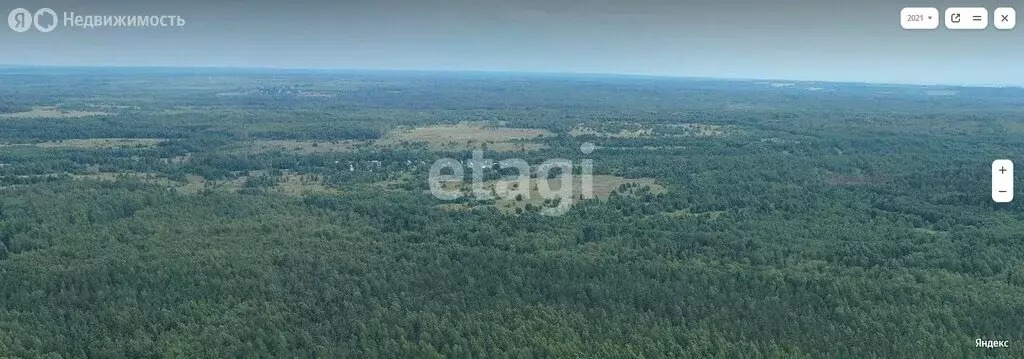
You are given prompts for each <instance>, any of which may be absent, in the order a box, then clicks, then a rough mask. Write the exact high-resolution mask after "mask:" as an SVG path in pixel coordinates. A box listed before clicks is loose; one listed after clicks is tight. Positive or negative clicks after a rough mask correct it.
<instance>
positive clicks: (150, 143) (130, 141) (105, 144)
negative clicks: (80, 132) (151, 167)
mask: <svg viewBox="0 0 1024 359" xmlns="http://www.w3.org/2000/svg"><path fill="white" fill-rule="evenodd" d="M164 141H166V140H164V139H159V138H85V139H70V140H60V141H47V142H38V143H9V144H5V145H0V146H36V147H42V148H89V149H97V148H139V147H154V146H157V145H159V144H160V143H161V142H164Z"/></svg>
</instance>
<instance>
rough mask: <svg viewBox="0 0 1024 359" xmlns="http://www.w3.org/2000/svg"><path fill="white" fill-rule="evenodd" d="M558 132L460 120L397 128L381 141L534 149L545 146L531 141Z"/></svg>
mask: <svg viewBox="0 0 1024 359" xmlns="http://www.w3.org/2000/svg"><path fill="white" fill-rule="evenodd" d="M553 135H554V134H553V133H551V132H550V131H547V130H542V129H529V128H508V127H490V126H488V125H486V124H482V123H468V122H465V123H460V124H457V125H437V126H427V127H417V128H411V129H397V130H394V131H392V132H391V133H390V134H388V136H387V137H386V138H385V139H383V140H381V141H378V143H379V144H381V145H389V144H397V143H402V142H408V143H416V142H425V143H427V145H428V146H429V147H430V148H433V149H443V150H459V149H467V150H468V149H482V148H486V149H487V150H490V151H523V150H526V151H530V150H537V149H541V148H543V146H542V145H540V144H537V143H531V142H529V141H530V140H534V139H537V138H542V137H549V136H553Z"/></svg>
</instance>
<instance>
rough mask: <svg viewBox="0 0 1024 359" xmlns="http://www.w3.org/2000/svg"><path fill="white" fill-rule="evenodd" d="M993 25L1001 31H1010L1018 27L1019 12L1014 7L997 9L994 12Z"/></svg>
mask: <svg viewBox="0 0 1024 359" xmlns="http://www.w3.org/2000/svg"><path fill="white" fill-rule="evenodd" d="M992 23H993V25H995V27H996V28H997V29H999V30H1010V29H1013V28H1014V27H1015V26H1017V11H1016V10H1014V9H1013V8H1012V7H1000V8H996V10H995V11H993V12H992Z"/></svg>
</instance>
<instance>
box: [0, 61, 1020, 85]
mask: <svg viewBox="0 0 1024 359" xmlns="http://www.w3.org/2000/svg"><path fill="white" fill-rule="evenodd" d="M17 68H34V69H48V68H50V69H138V70H145V69H167V70H245V71H263V72H272V71H296V72H418V73H450V74H456V73H477V74H509V75H511V74H519V75H561V76H580V77H583V76H605V77H644V78H660V79H679V80H704V81H708V80H710V81H743V82H757V81H767V82H776V83H778V82H798V83H833V84H856V85H873V86H921V87H936V86H940V87H959V88H1024V84H987V85H986V84H949V83H909V82H886V81H881V82H874V81H836V80H808V79H794V78H750V77H738V76H737V77H713V76H696V75H694V76H690V75H671V74H651V73H625V72H576V71H544V70H482V69H402V68H358V67H351V68H343V67H336V68H328V67H278V66H211V65H26V64H0V70H4V69H17ZM0 75H5V73H0Z"/></svg>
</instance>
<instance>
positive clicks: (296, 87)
mask: <svg viewBox="0 0 1024 359" xmlns="http://www.w3.org/2000/svg"><path fill="white" fill-rule="evenodd" d="M1022 143H1024V90H1022V89H1019V88H960V87H936V86H931V87H929V86H897V85H866V84H849V83H806V82H794V83H773V82H759V81H718V80H704V79H681V78H656V77H627V76H597V75H572V76H569V75H564V76H563V75H537V74H515V73H503V74H492V73H458V72H452V73H431V72H326V71H319V72H314V71H285V70H275V71H270V70H266V71H263V70H231V69H191V70H178V69H116V68H115V69H91V68H5V69H3V74H0V242H2V245H0V357H17V358H33V357H40V358H156V357H208V358H223V357H232V358H235V357H237V358H260V357H267V358H278V357H289V358H300V357H301V358H306V357H325V358H388V357H421V358H434V357H459V358H461V357H473V358H492V357H530V358H532V357H574V358H591V357H618V358H621V357H644V358H660V357H671V358H719V357H720V358H776V357H786V358H845V357H892V358H916V357H920V358H945V357H952V358H961V357H1006V358H1013V357H1016V358H1019V357H1024V343H1022V342H1020V340H1024V209H1022V207H1021V205H1020V204H1019V203H1020V201H1021V200H1024V196H1020V195H1018V196H1017V197H1018V200H1016V201H1014V202H1012V203H994V202H993V201H992V198H991V192H990V191H991V188H990V185H991V177H990V175H991V172H990V170H991V168H990V166H991V163H992V161H993V160H996V159H1011V160H1021V158H1022V157H1021V156H1020V155H1021V148H1022V147H1021V144H1022ZM586 146H590V148H589V150H592V151H581V147H586ZM474 150H483V151H484V154H485V156H487V158H488V159H493V160H495V161H498V160H503V159H514V158H515V159H522V160H524V161H525V162H527V163H529V164H530V165H531V166H537V165H538V164H540V163H542V162H544V161H545V160H548V159H553V158H563V159H568V160H570V161H572V162H573V164H574V166H577V167H578V166H579V165H580V164H581V163H583V161H585V160H592V161H593V162H592V163H593V174H594V177H595V180H594V187H595V195H594V198H582V196H580V197H576V196H575V195H574V197H576V198H573V199H574V201H573V203H572V206H571V209H570V210H569V211H568V212H567V213H565V214H564V215H561V216H546V215H543V214H542V213H541V212H542V210H543V209H544V208H545V207H551V206H554V205H556V203H555V202H556V201H555V200H552V199H547V198H537V197H536V196H531V195H529V194H530V193H531V192H527V195H526V196H519V197H517V198H498V199H489V200H479V199H476V198H474V197H472V196H462V197H460V198H459V199H457V200H442V199H439V198H436V197H435V196H432V195H431V194H430V191H429V187H428V173H429V168H430V166H431V164H433V163H435V162H436V161H438V160H439V159H443V158H452V159H456V160H459V161H466V160H468V159H470V158H471V157H472V151H474ZM577 167H574V168H573V171H574V172H577V171H579V168H577ZM483 171H484V173H483V179H484V180H485V181H487V182H485V185H493V184H494V183H495V181H496V180H498V179H500V178H503V177H504V176H507V175H508V173H507V171H506V170H504V169H500V168H497V166H495V167H493V168H491V167H488V168H484V169H483ZM469 173H470V171H469V169H468V168H467V169H466V175H465V177H466V182H464V183H463V188H462V190H464V191H472V189H471V188H469V182H468V181H469V177H470V175H469ZM560 175H563V174H559V173H553V174H550V176H549V177H548V178H558V176H560ZM534 177H536V178H531V179H530V181H532V183H534V185H535V184H536V183H537V182H538V181H540V180H543V179H544V175H543V174H535V175H534ZM1018 187H1020V186H1018ZM467 193H468V192H467ZM524 197H525V198H524ZM979 339H981V340H985V341H990V340H991V341H1008V347H1005V348H984V347H978V346H977V345H976V341H977V340H979Z"/></svg>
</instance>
